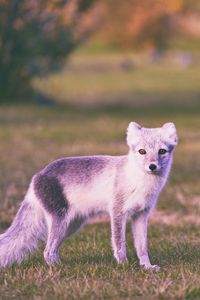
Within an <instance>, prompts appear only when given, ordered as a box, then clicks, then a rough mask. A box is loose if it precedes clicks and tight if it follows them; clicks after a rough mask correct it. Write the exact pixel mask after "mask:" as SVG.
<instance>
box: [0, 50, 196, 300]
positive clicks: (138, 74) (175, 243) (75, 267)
mask: <svg viewBox="0 0 200 300" xmlns="http://www.w3.org/2000/svg"><path fill="white" fill-rule="evenodd" d="M174 57H176V53H174V54H173V55H172V54H169V55H168V56H167V57H166V58H165V59H164V60H163V61H162V62H159V63H158V64H153V63H150V62H149V61H148V58H147V57H146V56H145V55H144V56H142V55H140V56H137V55H132V54H130V53H129V54H122V53H114V54H113V53H107V54H98V53H97V54H95V55H94V56H92V55H89V54H88V53H84V52H83V53H82V52H77V54H75V55H74V56H73V57H72V58H71V61H70V62H69V66H68V68H67V69H64V70H63V71H62V72H60V73H57V74H53V75H51V76H48V77H47V78H45V79H42V80H41V79H40V80H39V79H37V80H35V81H34V85H35V86H36V87H37V89H38V90H39V91H40V92H43V93H44V92H45V93H46V94H47V95H48V97H49V98H51V99H53V100H55V101H56V102H55V103H54V102H50V103H49V105H46V106H45V105H44V106H42V105H34V104H32V105H31V104H27V105H17V106H12V105H10V106H6V105H4V106H1V107H0V139H1V143H0V167H1V172H0V204H1V210H0V229H1V232H2V231H3V230H5V229H6V228H7V226H9V224H10V222H11V220H12V219H13V217H14V215H15V213H16V211H17V208H18V205H19V203H20V201H21V200H22V199H23V196H24V193H25V192H26V189H27V186H28V184H29V181H30V179H31V176H32V175H33V174H34V173H35V172H36V171H38V170H39V169H40V168H42V167H43V166H45V165H46V164H47V163H49V162H50V161H52V160H54V159H56V158H58V157H62V156H68V155H92V154H112V155H116V154H124V153H126V152H127V150H128V149H127V146H126V144H125V132H126V128H127V125H128V123H129V122H130V121H131V120H135V121H137V122H139V123H141V124H143V125H144V126H160V125H162V124H163V123H164V122H166V121H173V122H175V123H176V125H177V130H178V134H179V137H180V143H179V145H178V147H177V149H176V152H175V157H174V165H173V170H172V174H171V177H170V180H169V183H168V184H167V186H166V188H165V190H164V192H163V193H162V194H161V196H160V199H159V204H158V207H157V210H156V212H155V213H154V214H153V215H152V218H151V221H150V226H149V251H150V257H151V259H152V262H153V263H156V264H159V265H160V266H161V271H160V272H159V273H156V274H155V273H149V272H146V271H143V270H141V269H140V268H139V265H138V262H137V259H136V254H135V250H134V249H133V246H132V241H131V235H130V228H129V226H128V230H127V241H128V243H127V249H128V258H129V264H125V265H122V266H117V264H116V263H115V261H114V259H113V256H112V251H111V246H110V228H109V224H108V223H103V224H102V223H100V224H90V225H88V226H87V227H86V228H84V229H83V230H82V231H81V232H79V233H78V234H77V235H76V236H74V237H73V238H71V239H70V240H69V241H66V242H64V243H63V245H62V247H61V257H62V261H63V264H62V266H58V267H52V268H48V267H47V266H46V265H45V263H44V260H43V257H42V249H43V245H41V248H40V249H39V251H38V252H37V253H36V254H34V255H33V256H31V259H29V260H28V261H27V262H24V263H23V264H22V265H21V266H13V267H12V268H8V269H4V270H1V272H0V299H49V300H50V299H150V300H151V299H152V300H155V299H160V300H163V299H166V300H168V299H177V300H178V299H187V300H197V299H200V188H199V174H200V172H199V171H200V155H199V153H200V100H199V95H200V85H199V82H200V71H199V70H200V69H199V67H200V60H199V57H198V55H197V56H194V57H195V63H194V64H192V65H191V66H189V67H187V68H182V67H181V66H180V65H178V64H176V63H174Z"/></svg>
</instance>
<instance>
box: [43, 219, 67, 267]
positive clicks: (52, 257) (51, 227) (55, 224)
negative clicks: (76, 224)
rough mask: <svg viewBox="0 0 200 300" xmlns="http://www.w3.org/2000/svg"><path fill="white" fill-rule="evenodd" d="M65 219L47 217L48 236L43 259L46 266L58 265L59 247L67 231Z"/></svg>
mask: <svg viewBox="0 0 200 300" xmlns="http://www.w3.org/2000/svg"><path fill="white" fill-rule="evenodd" d="M67 223H68V222H67V220H66V218H62V219H61V218H58V217H55V216H51V217H49V216H48V219H47V226H48V236H47V243H46V247H45V250H44V259H45V261H46V263H47V264H48V265H51V264H53V263H60V257H59V253H58V251H59V247H60V245H61V243H62V242H63V240H64V239H65V236H66V230H67V225H68V224H67Z"/></svg>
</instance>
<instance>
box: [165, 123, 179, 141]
mask: <svg viewBox="0 0 200 300" xmlns="http://www.w3.org/2000/svg"><path fill="white" fill-rule="evenodd" d="M162 129H163V130H164V132H165V137H166V138H167V140H169V142H170V143H171V144H172V145H173V146H176V145H177V143H178V136H177V133H176V126H175V125H174V123H171V122H169V123H165V124H164V125H163V126H162Z"/></svg>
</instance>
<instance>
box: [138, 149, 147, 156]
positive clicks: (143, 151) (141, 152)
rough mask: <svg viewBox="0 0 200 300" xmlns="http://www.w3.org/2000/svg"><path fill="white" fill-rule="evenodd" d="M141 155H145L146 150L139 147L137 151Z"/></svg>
mask: <svg viewBox="0 0 200 300" xmlns="http://www.w3.org/2000/svg"><path fill="white" fill-rule="evenodd" d="M138 152H139V153H140V154H141V155H145V154H146V153H147V152H146V150H144V149H140V150H139V151H138Z"/></svg>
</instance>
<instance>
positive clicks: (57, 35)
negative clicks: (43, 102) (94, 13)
mask: <svg viewBox="0 0 200 300" xmlns="http://www.w3.org/2000/svg"><path fill="white" fill-rule="evenodd" d="M93 2H94V0H29V1H26V0H0V98H1V99H9V100H15V99H17V98H18V99H19V98H20V97H21V96H24V95H27V94H28V93H30V91H31V87H30V81H31V78H32V76H34V75H36V74H40V73H41V72H46V71H49V70H50V69H52V68H55V67H56V66H59V65H61V64H62V62H63V60H64V59H65V58H66V57H67V56H68V55H69V54H70V53H71V52H72V51H73V50H74V49H75V47H77V45H79V44H80V42H81V41H83V40H84V39H85V38H86V37H87V36H88V34H89V33H90V31H91V26H90V22H88V18H87V14H88V12H89V11H90V10H91V9H92V4H93Z"/></svg>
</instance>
